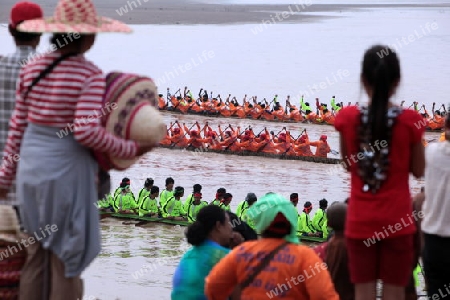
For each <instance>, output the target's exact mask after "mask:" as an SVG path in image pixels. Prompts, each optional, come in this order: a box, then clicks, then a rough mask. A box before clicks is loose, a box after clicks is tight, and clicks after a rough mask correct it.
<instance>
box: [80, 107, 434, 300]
mask: <svg viewBox="0 0 450 300" xmlns="http://www.w3.org/2000/svg"><path fill="white" fill-rule="evenodd" d="M164 118H165V121H166V122H167V124H169V122H170V121H175V120H179V122H180V123H183V122H185V123H186V124H192V123H193V122H195V121H197V120H198V121H199V122H200V124H204V122H206V121H208V122H209V123H210V125H211V126H212V127H213V128H217V125H218V124H221V125H222V126H227V125H228V124H229V123H231V124H232V125H233V126H237V125H240V126H241V127H242V128H244V127H246V126H248V125H251V126H252V127H253V128H254V130H255V132H256V133H257V132H259V131H260V130H262V129H263V128H264V126H267V128H268V129H269V130H273V131H275V132H278V131H280V130H281V129H282V128H283V127H284V126H286V127H287V128H288V129H289V130H291V132H292V133H293V134H294V133H295V134H296V135H298V134H299V133H300V131H301V130H302V129H304V128H307V131H308V133H309V135H310V138H311V139H312V140H315V139H318V138H319V136H320V135H322V134H327V135H328V140H329V143H330V145H331V148H332V149H336V150H339V149H338V148H339V147H338V135H337V132H335V130H334V129H333V127H332V126H324V125H309V124H282V123H280V124H278V123H271V122H270V123H269V122H261V121H253V120H239V119H223V118H215V117H200V116H188V115H178V114H170V113H164ZM438 135H439V134H438V133H427V134H426V138H427V139H431V138H435V137H437V136H438ZM331 157H332V156H331ZM330 168H334V169H332V170H333V171H332V172H331V173H330V172H327V170H328V171H329V170H330ZM111 175H112V178H113V184H114V185H118V184H119V183H120V180H121V179H122V177H125V176H126V177H129V178H130V179H131V187H132V190H133V192H134V193H135V194H137V193H138V192H139V190H140V188H141V186H143V183H144V181H145V178H147V177H152V178H154V179H155V184H156V185H158V186H159V187H160V188H161V189H162V188H164V181H165V178H166V177H168V176H171V177H173V178H174V179H175V185H180V186H183V187H184V188H185V189H186V194H187V193H190V192H191V190H192V185H193V184H195V183H200V184H201V185H202V186H203V195H204V199H205V200H207V201H210V200H212V199H213V198H214V195H215V191H216V189H217V188H219V187H222V186H223V187H225V188H227V191H229V192H231V193H232V194H233V201H232V208H233V209H235V208H236V206H237V205H238V203H239V202H240V201H242V200H244V198H245V196H246V194H247V193H248V192H254V193H256V195H257V196H259V197H260V196H262V195H263V194H265V193H267V192H269V191H272V192H277V193H281V194H283V195H285V196H286V197H288V196H289V194H290V193H292V192H297V193H299V197H300V201H299V206H301V205H302V204H303V202H304V201H311V202H312V203H313V207H314V210H313V213H314V211H315V209H317V208H318V201H319V200H320V199H322V198H326V199H328V201H329V203H331V202H333V201H343V200H345V198H346V197H347V195H348V192H349V178H350V177H349V175H348V174H347V173H345V172H344V171H343V170H342V169H339V168H337V169H336V168H335V166H334V165H326V164H318V163H311V162H303V161H289V160H279V159H273V158H263V157H241V156H233V155H223V154H215V153H208V152H202V153H192V152H187V151H181V150H169V149H156V150H154V151H153V152H151V153H149V154H148V155H146V156H145V157H143V158H142V159H141V160H140V161H139V162H138V163H137V164H135V165H134V166H133V167H132V168H130V169H128V170H126V171H124V172H112V173H111ZM410 182H411V189H412V192H413V193H416V192H418V191H419V189H420V187H421V186H422V185H423V181H422V180H416V179H411V180H410ZM101 223H102V224H101V225H102V241H103V249H102V252H101V254H100V255H99V257H98V258H97V259H96V260H95V261H94V263H93V264H92V265H91V266H90V267H89V268H88V269H87V271H86V272H85V273H84V274H83V278H84V279H85V289H86V293H85V294H86V296H85V299H102V300H109V299H121V300H133V299H170V290H171V281H172V275H173V273H174V270H175V268H176V265H177V264H178V261H179V259H180V257H181V256H182V255H183V253H184V252H185V251H186V249H187V248H188V245H187V244H186V243H185V241H184V235H183V232H184V229H185V228H183V227H179V226H170V225H157V224H149V225H146V226H145V227H135V226H134V225H123V224H122V223H123V221H122V220H116V219H105V220H102V221H101ZM89 297H90V298H89Z"/></svg>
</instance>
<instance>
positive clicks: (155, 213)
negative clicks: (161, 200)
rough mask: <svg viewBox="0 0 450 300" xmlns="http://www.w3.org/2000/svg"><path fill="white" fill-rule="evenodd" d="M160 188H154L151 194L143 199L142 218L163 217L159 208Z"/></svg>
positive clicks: (140, 209) (140, 210)
mask: <svg viewBox="0 0 450 300" xmlns="http://www.w3.org/2000/svg"><path fill="white" fill-rule="evenodd" d="M158 195H159V187H157V186H152V187H151V188H150V192H149V194H148V195H146V196H145V197H144V198H143V199H142V203H141V204H140V205H139V216H140V217H159V216H160V215H161V211H160V208H159V206H158V200H157V199H156V198H157V197H158Z"/></svg>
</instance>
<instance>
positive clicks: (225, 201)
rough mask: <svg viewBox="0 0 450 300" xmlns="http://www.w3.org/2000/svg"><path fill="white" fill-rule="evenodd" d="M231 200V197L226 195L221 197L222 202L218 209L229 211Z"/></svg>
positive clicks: (228, 194)
mask: <svg viewBox="0 0 450 300" xmlns="http://www.w3.org/2000/svg"><path fill="white" fill-rule="evenodd" d="M231 200H233V195H231V194H230V193H226V194H225V195H223V199H222V201H220V204H219V207H220V208H222V209H223V210H226V211H231V207H230V203H231Z"/></svg>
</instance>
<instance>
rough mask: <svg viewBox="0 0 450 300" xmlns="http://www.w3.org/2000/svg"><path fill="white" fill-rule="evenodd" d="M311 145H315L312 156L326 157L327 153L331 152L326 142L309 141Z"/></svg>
mask: <svg viewBox="0 0 450 300" xmlns="http://www.w3.org/2000/svg"><path fill="white" fill-rule="evenodd" d="M309 144H310V145H311V146H314V147H316V154H314V156H317V157H327V156H328V153H330V152H331V149H330V146H329V145H328V143H326V142H323V141H317V142H311V143H309Z"/></svg>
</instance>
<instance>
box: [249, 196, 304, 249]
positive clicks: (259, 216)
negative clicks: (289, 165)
mask: <svg viewBox="0 0 450 300" xmlns="http://www.w3.org/2000/svg"><path fill="white" fill-rule="evenodd" d="M278 213H282V214H283V215H284V216H285V217H286V219H287V220H288V221H289V223H290V224H291V233H290V234H289V235H287V236H285V237H284V239H285V240H286V241H288V242H290V243H294V244H299V240H298V237H297V219H298V212H297V209H296V208H295V206H294V205H293V204H292V203H291V201H289V200H288V199H286V198H284V197H283V196H282V195H280V194H275V193H268V194H266V195H264V196H263V197H262V198H261V199H259V200H258V201H257V202H256V203H255V204H253V205H252V206H251V207H250V208H249V209H248V215H249V217H250V218H251V219H253V222H254V224H255V227H256V231H257V232H258V233H261V232H263V231H264V230H266V229H267V228H268V227H269V225H270V224H271V223H272V222H273V220H274V219H275V217H276V215H277V214H278Z"/></svg>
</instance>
